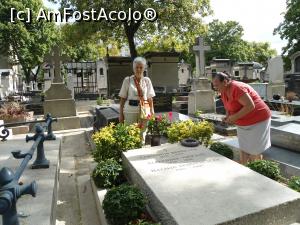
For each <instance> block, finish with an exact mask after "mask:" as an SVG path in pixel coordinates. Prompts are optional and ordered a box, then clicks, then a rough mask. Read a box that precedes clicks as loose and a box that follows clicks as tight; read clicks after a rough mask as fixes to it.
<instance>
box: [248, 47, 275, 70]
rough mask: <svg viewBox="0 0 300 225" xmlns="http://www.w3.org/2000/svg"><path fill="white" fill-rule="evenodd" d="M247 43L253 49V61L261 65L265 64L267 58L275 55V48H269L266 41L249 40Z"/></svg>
mask: <svg viewBox="0 0 300 225" xmlns="http://www.w3.org/2000/svg"><path fill="white" fill-rule="evenodd" d="M249 45H250V46H251V48H252V51H253V56H252V58H253V61H256V62H259V63H261V64H263V65H265V66H266V65H267V62H268V59H269V58H270V57H272V56H276V55H277V51H276V50H275V49H271V46H270V43H268V42H250V43H249Z"/></svg>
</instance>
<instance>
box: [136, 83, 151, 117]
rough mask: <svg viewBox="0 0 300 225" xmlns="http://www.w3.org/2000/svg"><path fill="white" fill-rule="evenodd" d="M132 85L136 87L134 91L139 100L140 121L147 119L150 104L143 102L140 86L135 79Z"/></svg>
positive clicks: (149, 113)
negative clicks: (136, 92)
mask: <svg viewBox="0 0 300 225" xmlns="http://www.w3.org/2000/svg"><path fill="white" fill-rule="evenodd" d="M134 83H135V86H136V89H137V91H138V95H139V98H140V104H139V111H140V119H143V120H145V119H147V118H148V117H149V115H151V108H150V104H149V102H148V101H147V100H144V98H143V94H142V89H141V86H140V84H139V82H138V81H137V80H136V78H134Z"/></svg>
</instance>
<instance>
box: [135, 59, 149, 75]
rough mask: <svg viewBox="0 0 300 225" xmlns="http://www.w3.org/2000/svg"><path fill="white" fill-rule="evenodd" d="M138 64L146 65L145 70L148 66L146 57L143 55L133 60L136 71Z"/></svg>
mask: <svg viewBox="0 0 300 225" xmlns="http://www.w3.org/2000/svg"><path fill="white" fill-rule="evenodd" d="M137 64H143V66H144V70H145V69H146V68H147V61H146V59H145V58H143V57H136V58H135V59H134V60H133V65H132V66H133V71H134V72H135V68H136V65H137Z"/></svg>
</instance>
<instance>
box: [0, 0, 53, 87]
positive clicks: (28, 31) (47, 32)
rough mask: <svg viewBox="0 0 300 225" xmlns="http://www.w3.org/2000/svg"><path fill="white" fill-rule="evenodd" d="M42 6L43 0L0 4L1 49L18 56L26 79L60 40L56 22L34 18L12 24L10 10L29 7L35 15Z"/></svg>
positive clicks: (25, 0) (17, 0) (11, 1)
mask: <svg viewBox="0 0 300 225" xmlns="http://www.w3.org/2000/svg"><path fill="white" fill-rule="evenodd" d="M42 7H43V4H42V1H41V0H7V1H2V2H1V4H0V43H1V46H0V51H1V53H2V54H4V55H7V56H10V57H13V58H14V57H16V58H17V60H18V61H19V63H20V64H21V66H22V69H23V71H24V75H25V77H26V81H27V82H29V79H30V74H31V70H32V69H33V68H35V67H36V66H39V65H40V64H41V63H42V62H43V61H44V56H45V54H47V53H48V52H49V50H50V48H51V46H52V45H53V43H54V42H55V41H56V40H57V39H56V34H57V32H56V27H55V24H54V23H51V22H45V21H36V20H35V19H33V20H32V22H31V23H26V22H24V21H17V22H16V23H11V22H10V14H11V11H10V10H11V8H15V9H17V10H18V11H22V10H23V11H25V9H26V8H30V9H31V10H32V14H33V18H35V17H36V15H37V13H38V11H39V10H40V8H42ZM37 73H38V71H37Z"/></svg>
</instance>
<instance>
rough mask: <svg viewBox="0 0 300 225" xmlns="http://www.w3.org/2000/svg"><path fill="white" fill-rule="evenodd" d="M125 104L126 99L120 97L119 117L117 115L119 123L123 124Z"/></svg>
mask: <svg viewBox="0 0 300 225" xmlns="http://www.w3.org/2000/svg"><path fill="white" fill-rule="evenodd" d="M125 102H126V98H122V97H120V115H119V122H120V123H124V105H125Z"/></svg>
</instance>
